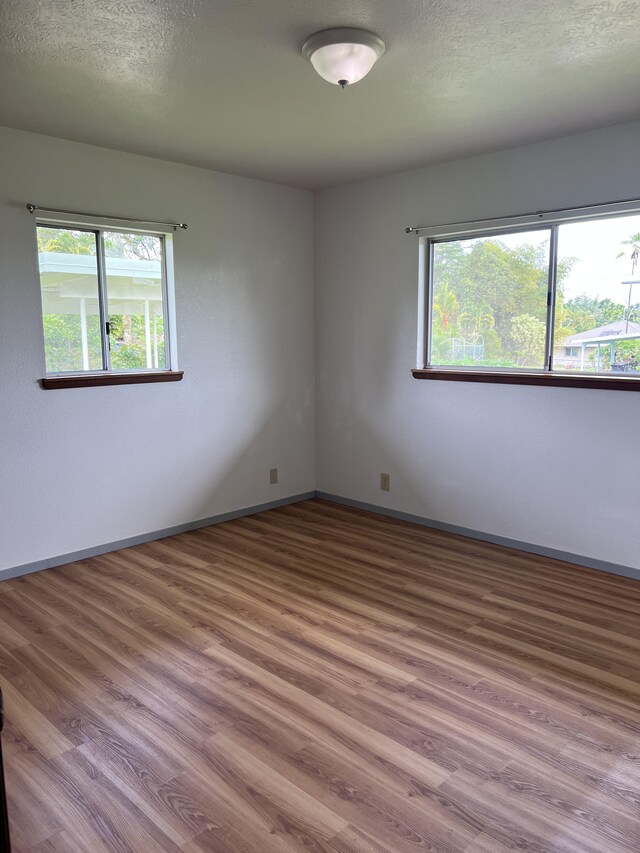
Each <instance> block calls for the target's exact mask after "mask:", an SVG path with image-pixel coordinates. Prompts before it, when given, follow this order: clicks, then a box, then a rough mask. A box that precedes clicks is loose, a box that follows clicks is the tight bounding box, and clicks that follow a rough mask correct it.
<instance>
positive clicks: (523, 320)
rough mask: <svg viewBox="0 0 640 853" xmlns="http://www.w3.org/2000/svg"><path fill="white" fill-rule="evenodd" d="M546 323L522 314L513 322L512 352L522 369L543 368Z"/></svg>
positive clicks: (511, 333) (511, 335) (511, 334)
mask: <svg viewBox="0 0 640 853" xmlns="http://www.w3.org/2000/svg"><path fill="white" fill-rule="evenodd" d="M546 328H547V327H546V323H545V322H543V321H542V320H539V319H538V318H537V317H532V316H531V314H520V315H519V316H518V317H514V318H513V320H512V321H511V332H510V337H511V343H512V352H513V354H514V356H515V361H516V364H518V365H519V366H520V367H542V366H543V364H544V344H545V335H546Z"/></svg>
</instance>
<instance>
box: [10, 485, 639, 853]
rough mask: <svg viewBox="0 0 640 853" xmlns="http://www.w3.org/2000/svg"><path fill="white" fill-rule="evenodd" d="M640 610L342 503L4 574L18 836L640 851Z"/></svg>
mask: <svg viewBox="0 0 640 853" xmlns="http://www.w3.org/2000/svg"><path fill="white" fill-rule="evenodd" d="M639 614H640V583H638V582H637V581H633V580H628V579H624V578H620V577H616V576H613V575H606V574H602V573H598V572H595V571H590V570H587V569H580V568H577V567H574V566H570V565H568V564H565V563H559V562H556V561H553V560H548V559H543V558H538V557H533V556H531V555H525V554H522V553H520V552H517V551H511V550H508V549H503V548H499V547H497V546H492V545H488V544H484V543H480V542H474V541H472V540H468V539H463V538H460V537H455V536H451V535H449V534H445V533H440V532H437V531H430V530H427V529H425V528H421V527H417V526H413V525H410V524H406V523H404V522H400V521H395V520H391V519H386V518H381V517H378V516H374V515H370V514H367V513H362V512H358V511H356V510H351V509H347V508H343V507H338V506H335V505H333V504H329V503H325V502H322V501H308V502H305V503H302V504H297V505H293V506H288V507H284V508H282V509H277V510H272V511H270V512H267V513H263V514H262V515H259V516H254V517H252V518H244V519H239V520H237V521H232V522H228V523H226V524H221V525H218V526H216V527H210V528H206V529H202V530H197V531H193V532H191V533H186V534H182V535H180V536H175V537H173V538H170V539H165V540H163V541H160V542H154V543H149V544H146V545H140V546H138V547H135V548H130V549H127V550H124V551H119V552H117V553H113V554H109V555H106V556H103V557H99V558H95V559H91V560H84V561H81V562H78V563H74V564H72V565H68V566H66V567H63V568H56V569H52V570H49V571H46V572H41V573H38V574H32V575H28V576H25V577H23V578H19V579H15V580H11V581H5V582H4V583H2V584H0V644H1V645H0V673H1V677H0V686H2V689H3V691H4V696H5V706H6V714H7V725H6V727H5V732H4V736H3V743H4V752H5V765H6V776H7V785H8V790H9V808H10V817H11V828H12V834H13V842H14V847H15V850H16V851H27V850H33V851H39V853H45V851H48V853H49V851H90V853H98V851H105V850H106V851H136V853H137V851H143V853H147V851H175V850H183V851H188V853H195V851H216V853H218V851H219V852H220V853H222V851H225V853H272V851H278V853H286V851H305V852H306V853H309V851H312V852H313V851H331V853H365V851H366V853H385V851H387V853H392V852H393V853H395V851H397V852H398V853H410V851H411V853H424V852H425V851H431V853H433V851H442V853H444V851H448V853H502V851H506V850H526V851H535V853H543V851H571V853H616V851H634V853H637V851H639V850H640V710H639V707H638V705H639V702H638V700H639V697H640V677H639V675H640V667H639V664H638V660H639V655H638V652H639V650H640V619H639V618H638V616H639Z"/></svg>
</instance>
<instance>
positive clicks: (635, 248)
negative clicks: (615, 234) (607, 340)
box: [618, 231, 640, 332]
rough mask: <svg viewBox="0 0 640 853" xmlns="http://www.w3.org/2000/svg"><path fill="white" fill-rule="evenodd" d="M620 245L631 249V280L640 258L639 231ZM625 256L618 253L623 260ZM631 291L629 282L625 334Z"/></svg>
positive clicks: (627, 326)
mask: <svg viewBox="0 0 640 853" xmlns="http://www.w3.org/2000/svg"><path fill="white" fill-rule="evenodd" d="M620 245H621V246H629V247H630V248H631V252H630V254H629V257H630V258H631V276H632V278H633V275H634V273H635V271H636V266H637V264H638V257H640V231H638V232H637V233H636V234H630V235H629V236H628V237H627V239H626V240H622V242H621V243H620ZM625 254H626V253H625V252H620V254H619V255H618V257H619V258H623V257H624V256H625ZM632 290H633V282H629V299H628V301H627V310H626V312H625V313H626V317H627V324H626V329H625V330H626V331H627V332H628V331H629V320H630V318H631V291H632Z"/></svg>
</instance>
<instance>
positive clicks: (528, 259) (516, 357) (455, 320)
mask: <svg viewBox="0 0 640 853" xmlns="http://www.w3.org/2000/svg"><path fill="white" fill-rule="evenodd" d="M549 234H550V232H549V230H548V229H543V230H539V231H527V232H520V233H514V234H501V235H500V236H499V237H475V238H465V239H462V240H452V241H449V242H446V243H436V244H434V247H433V248H434V253H433V254H434V269H433V283H432V297H431V299H432V304H431V356H430V364H432V365H441V366H451V365H461V366H465V367H467V368H470V369H473V368H474V367H475V368H478V369H481V368H485V367H512V368H514V367H515V368H525V367H529V368H538V369H539V368H542V367H544V361H545V358H544V347H545V333H546V313H547V290H548V286H549Z"/></svg>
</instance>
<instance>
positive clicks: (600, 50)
mask: <svg viewBox="0 0 640 853" xmlns="http://www.w3.org/2000/svg"><path fill="white" fill-rule="evenodd" d="M330 26H362V27H365V28H368V29H372V30H374V31H375V32H377V33H378V34H379V35H380V36H381V37H382V38H383V39H384V40H385V42H386V44H387V52H386V54H385V55H384V56H383V57H382V59H381V60H380V62H379V63H378V64H377V65H376V66H375V67H374V69H373V71H372V72H371V74H370V75H369V76H368V77H367V78H366V79H365V80H363V81H362V82H360V83H358V84H356V85H355V86H353V87H352V88H351V89H347V90H346V91H344V92H343V91H341V90H340V89H339V88H338V87H336V86H331V85H330V84H328V83H325V82H324V81H323V80H322V79H320V77H318V75H317V74H316V73H315V71H314V70H313V68H312V67H311V65H310V64H309V63H307V62H305V61H304V60H303V59H302V57H301V55H300V52H299V45H300V43H301V42H302V41H303V39H304V38H305V37H306V36H307V35H309V34H310V33H312V32H315V31H316V30H320V29H324V28H326V27H330ZM0 80H1V81H2V91H1V94H0V124H4V125H8V126H10V127H16V128H21V129H25V130H32V131H36V132H39V133H46V134H50V135H53V136H60V137H64V138H67V139H75V140H79V141H82V142H89V143H93V144H95V145H102V146H106V147H109V148H117V149H121V150H124V151H132V152H136V153H140V154H147V155H151V156H155V157H162V158H164V159H169V160H176V161H179V162H182V163H192V164H195V165H199V166H206V167H210V168H214V169H220V170H222V171H227V172H234V173H238V174H243V175H249V176H255V177H259V178H266V179H269V180H274V181H280V182H283V183H289V184H294V185H297V186H303V187H312V188H317V187H322V186H328V185H331V184H336V183H341V182H345V181H349V180H354V179H358V178H363V177H368V176H372V175H377V174H381V173H385V172H392V171H398V170H401V169H406V168H410V167H414V166H420V165H426V164H429V163H434V162H440V161H443V160H449V159H454V158H458V157H462V156H467V155H469V154H474V153H480V152H483V151H489V150H496V149H499V148H503V147H506V146H510V145H514V144H520V143H526V142H532V141H535V140H538V139H543V138H547V137H551V136H559V135H562V134H566V133H571V132H574V131H579V130H585V129H590V128H595V127H600V126H603V125H607V124H614V123H617V122H623V121H628V120H632V119H635V118H638V117H640V3H639V0H561V1H560V2H558V0H500V2H498V0H430V1H429V0H396V2H390V1H389V0H386V2H385V0H352V2H350V3H345V2H344V0H315V2H310V0H307V2H302V0H266V2H265V0H0Z"/></svg>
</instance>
